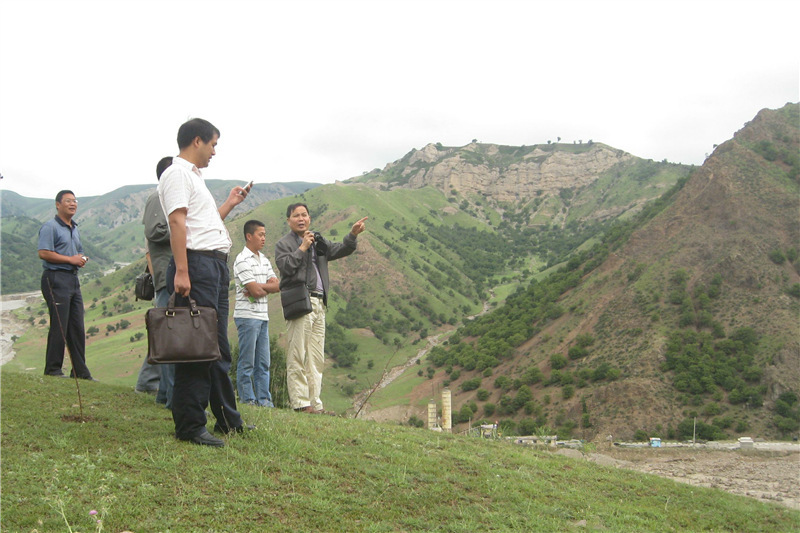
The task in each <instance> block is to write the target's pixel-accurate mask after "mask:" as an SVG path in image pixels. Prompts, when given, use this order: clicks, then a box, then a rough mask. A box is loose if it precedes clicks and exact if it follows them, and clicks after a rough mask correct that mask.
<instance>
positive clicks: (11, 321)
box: [0, 292, 42, 365]
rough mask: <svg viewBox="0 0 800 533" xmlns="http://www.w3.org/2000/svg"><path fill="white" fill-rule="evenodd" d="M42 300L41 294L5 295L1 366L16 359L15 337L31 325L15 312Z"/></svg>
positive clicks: (0, 354)
mask: <svg viewBox="0 0 800 533" xmlns="http://www.w3.org/2000/svg"><path fill="white" fill-rule="evenodd" d="M41 299H42V294H41V293H40V292H27V293H20V294H4V295H3V296H2V313H1V314H2V317H1V318H0V321H2V330H1V331H0V365H4V364H6V363H7V362H9V361H11V360H12V359H13V358H14V341H12V340H11V338H12V337H13V336H14V335H22V334H23V333H25V330H26V329H27V328H28V326H29V324H28V323H27V322H25V321H24V320H20V319H18V318H17V317H15V316H14V313H13V310H14V309H18V308H20V307H24V306H26V305H32V304H34V303H35V302H38V301H39V300H41Z"/></svg>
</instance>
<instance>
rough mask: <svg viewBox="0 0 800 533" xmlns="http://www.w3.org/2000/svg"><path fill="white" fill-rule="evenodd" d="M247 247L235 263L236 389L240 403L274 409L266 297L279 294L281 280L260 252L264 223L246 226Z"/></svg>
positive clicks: (247, 224)
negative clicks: (270, 384)
mask: <svg viewBox="0 0 800 533" xmlns="http://www.w3.org/2000/svg"><path fill="white" fill-rule="evenodd" d="M244 239H245V247H244V250H242V252H241V253H240V254H239V255H238V256H236V261H235V262H234V263H233V277H234V279H235V280H236V305H235V307H234V309H233V321H234V323H235V324H236V331H237V332H238V334H239V361H238V363H237V365H236V388H237V390H238V392H239V401H240V402H244V403H247V404H249V405H260V406H262V407H274V405H273V404H272V395H271V394H270V392H269V365H270V352H269V314H268V312H267V294H269V293H275V292H278V291H279V290H280V289H279V288H278V278H277V276H275V271H274V270H272V265H271V264H270V262H269V259H267V258H266V257H265V256H264V254H262V253H261V249H262V248H264V245H265V244H266V242H267V232H266V229H265V227H264V223H263V222H259V221H258V220H248V221H247V222H245V224H244Z"/></svg>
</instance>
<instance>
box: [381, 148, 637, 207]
mask: <svg viewBox="0 0 800 533" xmlns="http://www.w3.org/2000/svg"><path fill="white" fill-rule="evenodd" d="M565 146H566V147H567V148H566V149H564V150H561V149H556V147H555V146H553V147H551V146H547V147H546V148H545V149H543V148H538V147H535V148H528V149H527V153H525V155H522V156H517V157H507V156H506V154H503V153H502V152H501V149H500V147H499V146H497V145H478V144H475V143H473V144H469V145H467V146H465V147H462V148H437V147H436V146H435V145H433V144H428V145H427V146H425V147H424V148H422V149H421V150H417V151H415V152H413V153H411V154H410V157H408V158H407V160H406V158H404V160H401V161H397V162H395V163H390V164H389V165H387V166H386V168H385V169H384V170H383V172H387V171H389V170H390V169H392V168H393V167H396V166H398V165H403V166H404V168H403V169H402V171H401V173H400V176H401V177H402V178H403V179H402V180H398V181H399V182H400V183H402V184H401V185H394V186H402V187H410V188H420V187H425V186H432V187H435V188H437V189H439V190H442V191H447V192H449V191H451V190H455V191H457V192H458V193H459V194H461V195H465V196H467V195H471V194H480V195H483V196H491V197H492V198H493V199H494V200H497V201H500V202H506V201H516V200H519V199H521V198H526V197H530V196H533V195H542V194H543V195H549V194H557V193H558V191H559V190H561V189H567V188H576V187H583V186H586V185H589V184H591V183H593V182H594V181H595V180H597V179H598V177H599V176H600V175H601V174H602V173H603V172H606V171H607V170H609V169H610V168H612V167H613V166H615V165H617V164H619V163H622V162H625V161H628V160H629V159H631V158H633V156H632V155H630V154H628V153H627V152H623V151H621V150H615V149H612V148H610V147H608V146H606V145H603V144H593V145H591V146H586V145H583V146H582V147H581V149H580V150H578V151H573V150H570V148H571V147H573V146H574V145H565ZM523 149H524V147H523ZM388 185H389V186H390V187H391V186H393V184H392V182H389V183H388Z"/></svg>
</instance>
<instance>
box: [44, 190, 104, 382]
mask: <svg viewBox="0 0 800 533" xmlns="http://www.w3.org/2000/svg"><path fill="white" fill-rule="evenodd" d="M77 210H78V200H76V199H75V194H74V193H73V192H72V191H61V192H59V193H58V194H57V195H56V216H55V217H54V218H53V219H52V220H48V221H47V222H45V223H44V224H43V225H42V227H41V228H40V229H39V258H40V259H41V260H42V266H43V267H44V272H43V273H42V295H43V296H44V301H45V302H47V308H48V309H49V310H50V332H49V333H48V335H47V354H46V359H45V366H44V373H45V375H46V376H59V377H64V372H63V370H62V369H61V367H62V365H63V364H64V341H65V340H66V347H67V349H68V350H69V353H70V359H71V361H72V371H71V372H70V375H71V376H78V377H79V378H81V379H89V380H92V381H96V380H95V379H94V378H92V374H91V373H90V372H89V369H88V368H87V367H86V333H85V331H84V327H83V296H82V295H81V284H80V282H79V281H78V269H79V268H83V266H84V265H85V264H86V261H88V260H89V258H88V257H86V256H85V255H83V246H82V245H81V236H80V233H79V232H78V224H77V223H76V222H75V221H74V220H72V217H73V216H75V211H77Z"/></svg>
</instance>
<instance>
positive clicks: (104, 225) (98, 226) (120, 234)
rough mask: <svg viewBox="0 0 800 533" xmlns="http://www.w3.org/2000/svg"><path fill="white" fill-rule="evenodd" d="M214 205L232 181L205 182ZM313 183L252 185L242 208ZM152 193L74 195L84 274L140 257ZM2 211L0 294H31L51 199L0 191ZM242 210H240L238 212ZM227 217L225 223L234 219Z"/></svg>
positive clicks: (137, 188)
mask: <svg viewBox="0 0 800 533" xmlns="http://www.w3.org/2000/svg"><path fill="white" fill-rule="evenodd" d="M206 184H207V185H208V187H209V189H210V190H211V194H212V195H213V196H214V199H215V200H216V201H217V203H218V204H220V203H222V202H223V201H224V200H225V198H227V196H228V193H229V192H230V190H231V188H233V187H234V186H236V185H241V181H234V180H206ZM319 185H320V184H318V183H308V182H290V183H258V184H256V185H254V186H253V188H252V190H251V192H250V194H249V195H248V197H247V199H246V200H245V202H244V203H243V207H244V209H245V210H246V209H247V208H248V207H249V208H250V209H252V208H254V207H255V206H257V205H259V204H261V203H264V202H268V201H270V200H275V199H278V198H283V197H286V196H291V195H294V194H298V193H302V192H304V191H307V190H310V189H312V188H314V187H318V186H319ZM155 190H156V184H152V185H126V186H123V187H120V188H118V189H115V190H113V191H111V192H110V193H107V194H103V195H100V196H80V195H78V201H79V204H78V213H77V214H76V215H75V221H76V222H77V223H78V224H79V226H80V230H81V236H82V242H83V245H84V247H85V248H86V251H87V255H89V256H90V257H91V260H90V262H89V264H88V265H87V267H86V269H85V272H86V273H94V274H99V273H100V272H102V271H105V270H108V269H110V268H113V266H114V264H115V263H130V262H133V261H136V260H137V259H141V258H142V257H143V256H144V236H143V235H144V234H143V231H144V230H143V226H142V215H143V213H144V206H145V203H146V202H147V198H148V197H149V196H150V195H151V194H152V193H154V192H155ZM0 210H1V211H0V213H2V244H3V260H4V265H3V277H2V280H0V286H1V287H2V292H3V293H4V294H7V293H13V292H22V291H30V290H36V289H37V288H38V284H39V277H40V270H41V262H40V260H39V259H38V256H37V252H36V246H37V235H38V230H39V227H40V226H41V224H42V223H43V222H44V221H45V220H47V219H49V218H52V217H53V216H54V215H55V198H53V199H42V198H27V197H24V196H21V195H19V194H17V193H15V192H13V191H8V190H4V191H0ZM242 212H245V211H244V210H243V211H242ZM235 216H236V214H234V215H232V217H231V219H233V218H235Z"/></svg>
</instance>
